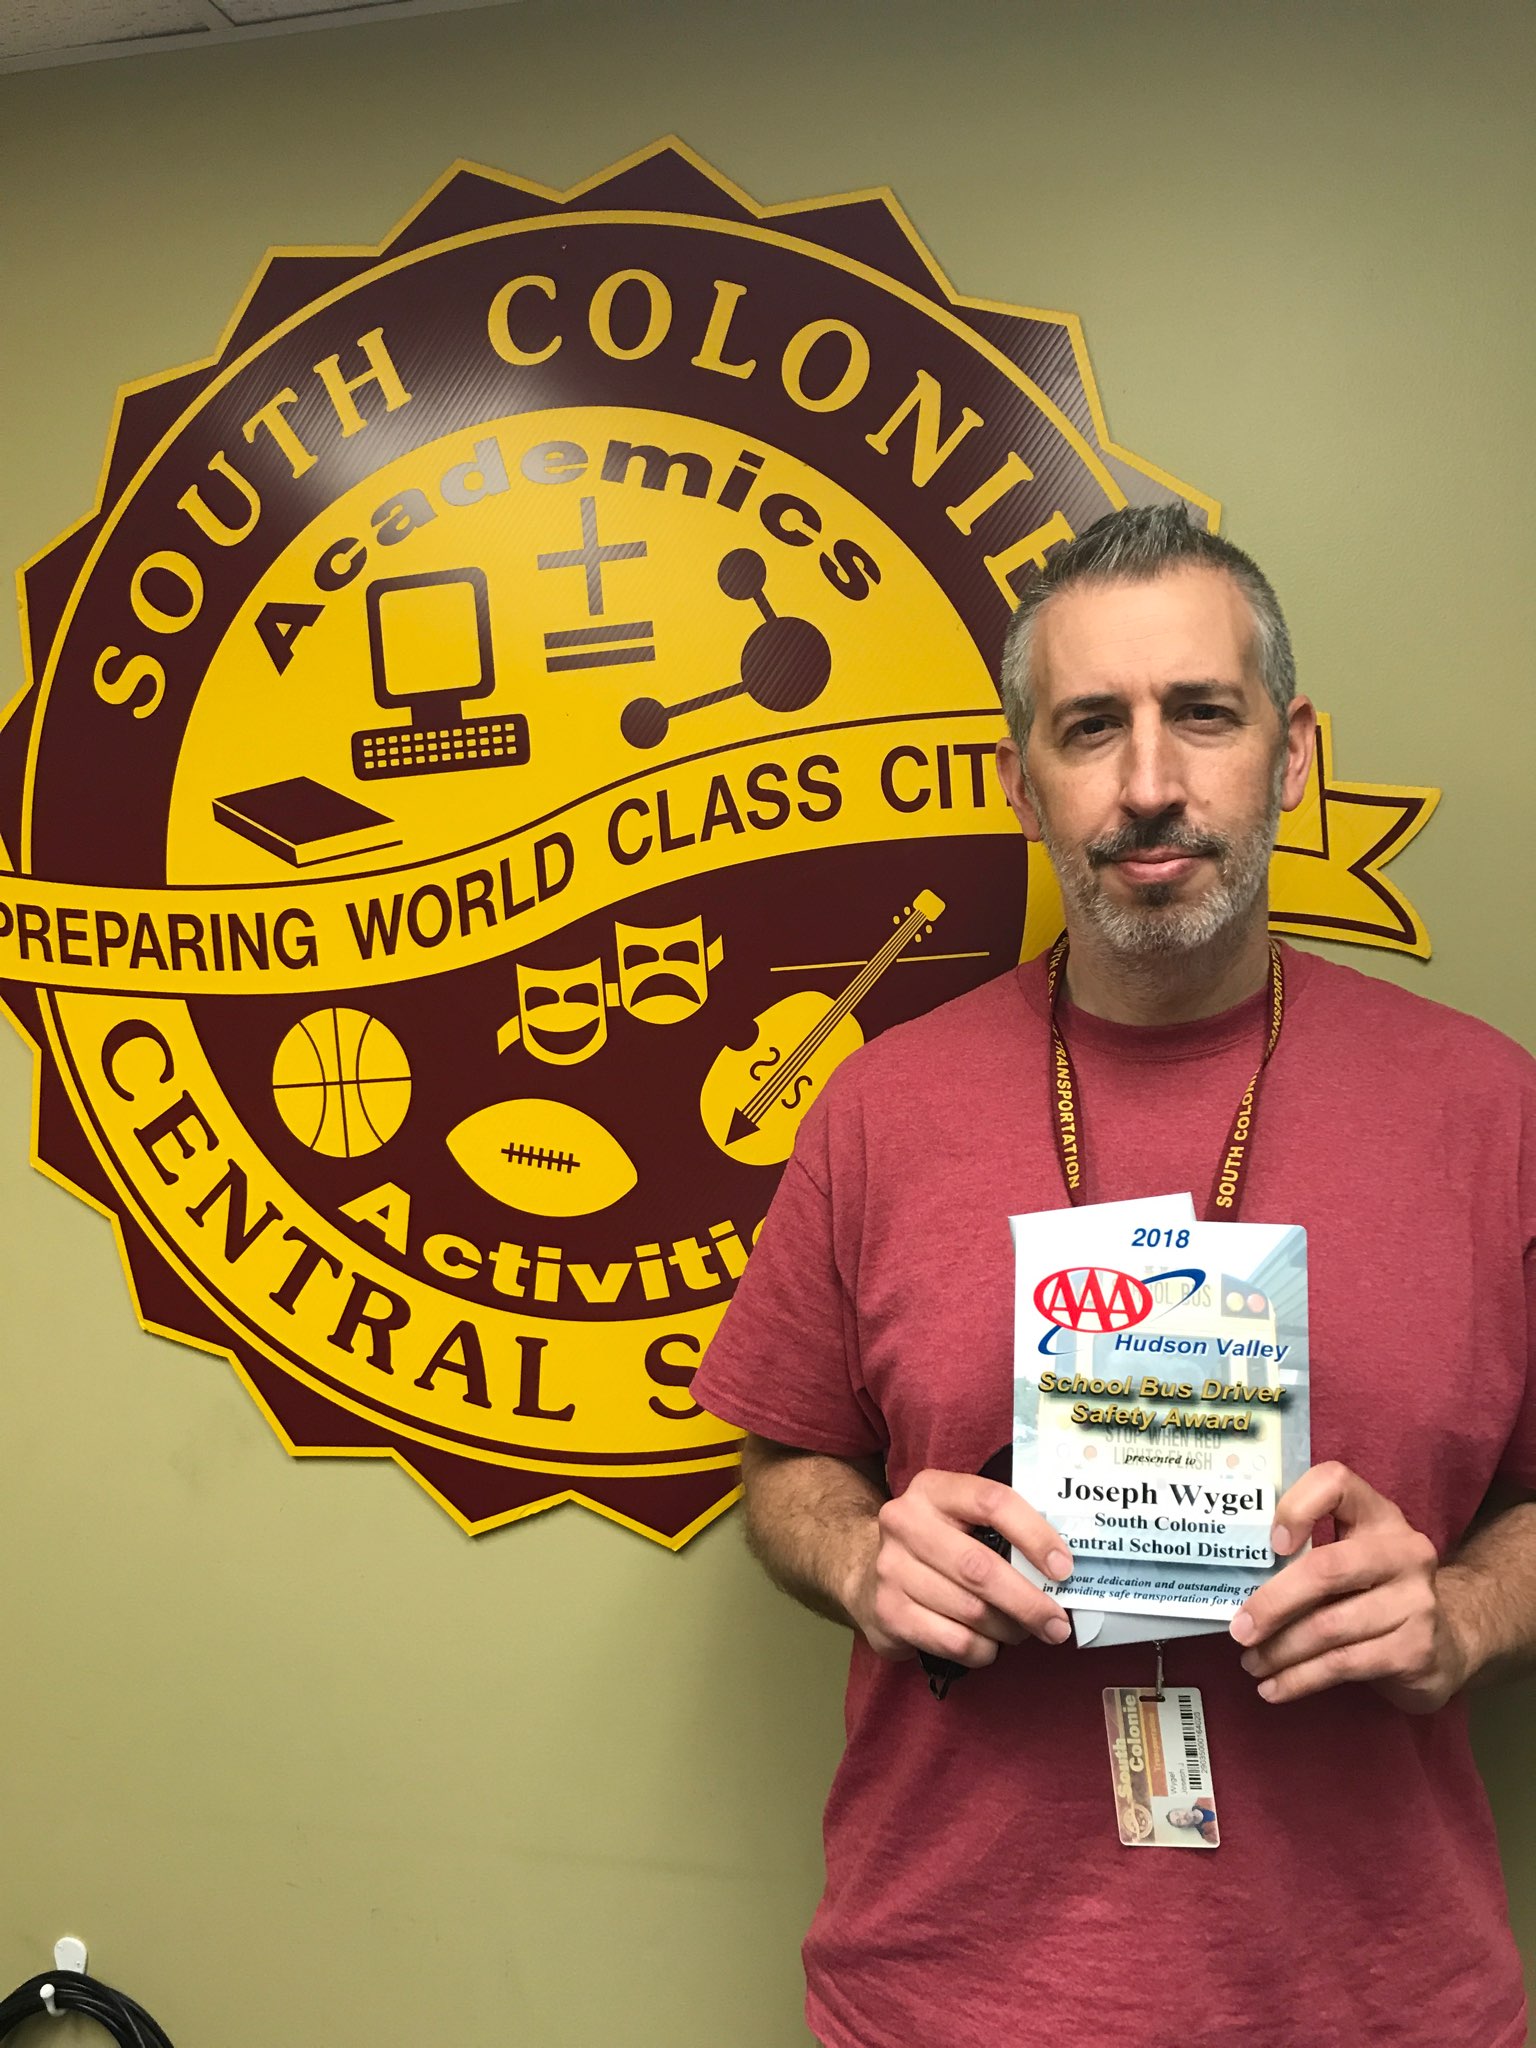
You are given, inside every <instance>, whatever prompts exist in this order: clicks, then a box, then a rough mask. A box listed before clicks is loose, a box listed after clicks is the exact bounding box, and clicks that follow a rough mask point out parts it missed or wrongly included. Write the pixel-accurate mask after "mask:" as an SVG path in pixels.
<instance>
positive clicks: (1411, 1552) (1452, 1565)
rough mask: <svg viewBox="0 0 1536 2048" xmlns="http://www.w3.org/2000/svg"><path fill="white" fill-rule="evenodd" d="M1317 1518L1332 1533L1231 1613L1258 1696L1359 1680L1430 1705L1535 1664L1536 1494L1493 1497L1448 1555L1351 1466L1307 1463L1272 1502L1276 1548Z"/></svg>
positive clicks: (1408, 1706)
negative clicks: (1328, 1521) (1511, 1500)
mask: <svg viewBox="0 0 1536 2048" xmlns="http://www.w3.org/2000/svg"><path fill="white" fill-rule="evenodd" d="M1325 1515H1332V1516H1333V1518H1334V1523H1335V1527H1336V1529H1337V1532H1338V1541H1337V1542H1335V1543H1329V1544H1325V1545H1324V1546H1323V1547H1322V1548H1321V1549H1318V1550H1313V1551H1310V1552H1308V1553H1307V1555H1306V1556H1304V1557H1294V1558H1293V1559H1292V1561H1291V1563H1290V1564H1288V1565H1287V1566H1286V1568H1285V1570H1284V1571H1282V1572H1279V1573H1277V1575H1276V1576H1275V1577H1274V1578H1273V1579H1271V1580H1270V1581H1269V1583H1268V1584H1267V1585H1265V1586H1261V1587H1260V1589H1259V1590H1258V1592H1257V1593H1255V1594H1254V1595H1253V1597H1252V1598H1251V1599H1250V1600H1248V1601H1247V1602H1246V1603H1245V1604H1244V1605H1243V1607H1241V1608H1240V1609H1239V1610H1238V1613H1237V1615H1236V1617H1235V1618H1234V1620H1233V1623H1232V1634H1233V1635H1234V1636H1235V1637H1236V1638H1237V1640H1238V1641H1239V1642H1240V1643H1242V1644H1244V1645H1245V1646H1246V1649H1245V1653H1244V1656H1243V1668H1244V1670H1245V1671H1248V1672H1249V1673H1251V1674H1252V1675H1253V1676H1254V1677H1255V1678H1257V1679H1259V1680H1260V1685H1259V1691H1260V1693H1261V1694H1262V1696H1263V1697H1264V1698H1265V1699H1266V1700H1269V1701H1272V1702H1274V1703H1276V1704H1278V1703H1280V1702H1282V1701H1285V1700H1294V1699H1302V1698H1305V1697H1306V1695H1307V1694H1309V1693H1315V1692H1322V1691H1325V1690H1326V1689H1327V1688H1328V1687H1329V1686H1333V1685H1341V1684H1344V1683H1347V1682H1349V1681H1351V1680H1361V1679H1363V1680H1367V1681H1369V1682H1370V1683H1371V1684H1373V1685H1374V1686H1375V1687H1376V1689H1377V1690H1378V1691H1379V1692H1380V1693H1382V1694H1383V1695H1384V1697H1385V1698H1387V1699H1389V1700H1391V1701H1392V1703H1393V1704H1394V1705H1395V1706H1399V1707H1402V1708H1404V1709H1405V1710H1406V1711H1407V1712H1409V1713H1419V1714H1429V1713H1433V1712H1434V1711H1435V1710H1436V1709H1437V1708H1439V1707H1443V1706H1444V1705H1445V1703H1446V1701H1447V1700H1449V1699H1452V1698H1453V1697H1454V1696H1455V1695H1456V1694H1457V1693H1458V1692H1460V1691H1462V1690H1463V1688H1464V1687H1466V1686H1469V1685H1489V1684H1494V1683H1496V1682H1497V1681H1498V1680H1499V1679H1502V1678H1511V1677H1514V1676H1516V1675H1518V1673H1520V1672H1521V1671H1524V1670H1528V1669H1530V1668H1531V1667H1532V1666H1533V1665H1536V1503H1533V1502H1530V1501H1522V1502H1519V1503H1518V1504H1516V1505H1509V1504H1508V1496H1503V1497H1502V1498H1500V1499H1493V1500H1490V1502H1489V1504H1488V1506H1487V1508H1485V1510H1484V1512H1483V1514H1481V1515H1480V1516H1479V1517H1478V1519H1477V1521H1476V1522H1474V1524H1473V1526H1472V1530H1471V1532H1470V1533H1469V1535H1468V1537H1467V1540H1466V1541H1465V1542H1464V1543H1463V1545H1462V1546H1461V1548H1460V1550H1459V1551H1457V1553H1456V1555H1455V1556H1454V1557H1453V1558H1450V1559H1448V1560H1447V1562H1446V1563H1445V1564H1444V1565H1442V1564H1440V1562H1439V1560H1438V1559H1437V1557H1436V1555H1435V1547H1434V1545H1433V1544H1432V1543H1431V1542H1430V1540H1429V1538H1428V1537H1427V1536H1424V1535H1421V1534H1420V1533H1419V1531H1418V1530H1416V1529H1414V1528H1413V1527H1412V1526H1411V1525H1410V1523H1409V1522H1408V1520H1407V1519H1406V1517H1405V1516H1404V1515H1403V1513H1402V1511H1401V1509H1399V1508H1398V1507H1396V1506H1395V1505H1394V1504H1393V1502H1391V1501H1389V1500H1387V1499H1385V1498H1384V1497H1383V1496H1382V1495H1381V1494H1379V1493H1377V1492H1376V1490H1375V1489H1374V1488H1373V1487H1371V1486H1369V1485H1368V1484H1367V1483H1366V1481H1365V1480H1363V1479H1362V1478H1361V1477H1360V1476H1359V1474H1358V1473H1355V1472H1351V1471H1350V1470H1349V1468H1348V1467H1347V1466H1345V1465H1339V1464H1331V1465H1314V1466H1313V1468H1312V1470H1311V1471H1310V1472H1307V1473H1305V1474H1303V1476H1302V1477H1301V1478H1300V1479H1298V1480H1297V1482H1296V1484H1295V1485H1294V1486H1292V1487H1291V1488H1289V1489H1288V1491H1287V1492H1286V1493H1285V1494H1284V1495H1282V1497H1281V1499H1280V1500H1279V1501H1278V1502H1277V1504H1276V1507H1275V1522H1276V1528H1275V1532H1274V1545H1275V1549H1276V1551H1277V1552H1279V1553H1280V1554H1281V1555H1285V1554H1287V1553H1289V1552H1292V1551H1295V1550H1298V1549H1299V1548H1300V1546H1301V1545H1302V1544H1303V1543H1304V1542H1305V1541H1306V1539H1307V1537H1308V1536H1309V1535H1310V1533H1311V1531H1312V1527H1313V1524H1314V1523H1316V1522H1318V1521H1320V1520H1321V1519H1322V1518H1323V1517H1324V1516H1325Z"/></svg>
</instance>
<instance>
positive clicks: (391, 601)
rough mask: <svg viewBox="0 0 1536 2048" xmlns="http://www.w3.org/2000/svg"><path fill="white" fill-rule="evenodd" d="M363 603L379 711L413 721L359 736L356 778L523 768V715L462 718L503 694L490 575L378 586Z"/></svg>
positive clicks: (471, 572) (422, 577)
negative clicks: (471, 706) (405, 714)
mask: <svg viewBox="0 0 1536 2048" xmlns="http://www.w3.org/2000/svg"><path fill="white" fill-rule="evenodd" d="M366 594H367V604H368V660H369V667H370V669H371V671H372V675H373V694H374V698H375V701H376V702H377V703H378V704H379V706H380V708H381V709H383V710H385V711H394V710H401V711H409V712H410V714H411V718H410V724H409V725H392V726H383V727H379V728H373V729H370V730H369V731H366V732H356V733H354V734H353V735H352V767H353V771H354V773H355V774H357V775H358V776H359V777H361V779H362V780H364V781H370V782H371V781H377V780H379V779H381V778H383V777H386V776H396V775H450V774H454V773H457V772H460V771H462V770H464V769H468V768H505V767H510V766H513V765H514V764H516V763H518V762H522V761H526V760H527V758H528V721H527V719H526V718H524V717H523V715H522V714H521V713H520V712H504V713H501V714H497V715H492V716H487V717H482V718H466V717H465V716H464V715H463V705H464V700H465V699H466V698H469V697H488V696H489V695H490V694H491V692H492V691H493V690H494V689H495V687H496V672H495V663H494V658H493V655H492V649H491V603H490V594H489V592H488V590H487V588H486V581H485V572H484V570H482V569H429V570H424V571H422V572H420V573H419V574H417V575H414V576H386V577H380V578H379V579H377V580H376V581H375V582H373V583H370V584H369V585H368V588H367V593H366Z"/></svg>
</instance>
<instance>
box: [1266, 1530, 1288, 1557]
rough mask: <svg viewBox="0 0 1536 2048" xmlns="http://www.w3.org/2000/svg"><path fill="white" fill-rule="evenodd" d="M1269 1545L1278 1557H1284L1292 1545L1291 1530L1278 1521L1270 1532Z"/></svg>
mask: <svg viewBox="0 0 1536 2048" xmlns="http://www.w3.org/2000/svg"><path fill="white" fill-rule="evenodd" d="M1269 1547H1270V1549H1271V1550H1272V1551H1274V1553H1275V1555H1276V1556H1277V1557H1284V1555H1285V1553H1286V1552H1287V1551H1288V1550H1289V1549H1290V1547H1291V1532H1290V1530H1289V1529H1287V1528H1285V1527H1284V1526H1283V1525H1282V1524H1281V1523H1279V1522H1276V1524H1275V1526H1274V1528H1273V1529H1271V1530H1270V1532H1269Z"/></svg>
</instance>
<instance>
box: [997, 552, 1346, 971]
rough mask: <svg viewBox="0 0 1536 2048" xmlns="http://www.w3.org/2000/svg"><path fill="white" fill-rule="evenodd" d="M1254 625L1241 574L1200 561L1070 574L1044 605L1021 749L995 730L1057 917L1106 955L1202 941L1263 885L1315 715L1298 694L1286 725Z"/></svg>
mask: <svg viewBox="0 0 1536 2048" xmlns="http://www.w3.org/2000/svg"><path fill="white" fill-rule="evenodd" d="M1253 634H1254V624H1253V614H1252V611H1251V609H1250V607H1249V605H1248V601H1247V599H1246V598H1245V597H1244V596H1243V594H1242V592H1241V590H1239V588H1238V586H1237V585H1236V583H1234V582H1233V580H1232V578H1231V577H1230V576H1228V575H1227V574H1226V572H1225V571H1224V570H1220V569H1210V568H1203V567H1201V568H1181V569H1177V570H1173V571H1171V572H1169V573H1168V574H1166V575H1163V576H1159V577H1156V578H1154V579H1153V580H1152V581H1150V582H1144V583H1109V584H1100V585H1092V584H1085V585H1079V586H1078V587H1077V588H1075V589H1070V590H1066V591H1064V592H1063V593H1062V594H1061V595H1060V596H1059V597H1055V598H1052V599H1051V600H1050V602H1049V603H1048V604H1047V605H1045V606H1044V607H1043V608H1042V610H1041V613H1040V616H1039V619H1038V621H1037V622H1036V629H1035V641H1034V664H1033V676H1034V695H1035V722H1034V726H1033V728H1032V730H1031V733H1030V738H1029V751H1028V757H1027V759H1026V760H1025V761H1024V762H1022V763H1021V762H1020V760H1019V756H1018V750H1017V749H1016V748H1015V747H1014V745H1013V743H1012V742H1011V741H1006V740H1005V741H1004V742H1003V743H1002V745H1001V746H1000V747H999V749H998V768H999V773H1000V775H1001V777H1002V781H1003V787H1004V789H1005V791H1006V792H1007V795H1008V799H1009V801H1010V803H1011V804H1012V805H1013V808H1014V811H1015V813H1016V814H1017V816H1018V818H1019V821H1020V823H1021V824H1022V825H1023V827H1024V830H1025V832H1026V834H1027V835H1028V836H1029V837H1030V838H1031V839H1038V840H1041V841H1042V842H1043V843H1044V845H1045V849H1046V851H1047V853H1048V854H1049V855H1050V857H1051V863H1052V865H1053V866H1054V868H1055V870H1056V873H1057V876H1058V879H1059V880H1060V883H1061V888H1062V895H1063V897H1064V899H1065V902H1066V905H1067V910H1068V917H1069V922H1070V923H1071V924H1072V925H1073V926H1074V927H1075V928H1076V929H1077V930H1078V931H1080V932H1083V931H1085V930H1092V931H1096V932H1097V933H1098V935H1099V936H1100V938H1101V939H1102V940H1103V941H1104V942H1105V943H1106V944H1107V945H1108V946H1109V948H1110V950H1111V951H1112V952H1114V953H1117V954H1121V955H1126V956H1143V957H1144V956H1146V955H1149V954H1166V953H1174V952H1181V951H1187V950H1190V949H1192V948H1194V947H1196V946H1200V945H1204V944H1205V943H1207V942H1208V941H1210V940H1211V939H1214V938H1215V937H1216V936H1217V935H1218V934H1220V933H1222V932H1224V931H1226V930H1228V929H1229V928H1231V927H1233V926H1234V925H1240V924H1242V923H1243V922H1244V921H1245V920H1246V919H1247V918H1248V916H1249V915H1250V914H1251V913H1252V911H1253V909H1254V906H1255V904H1256V903H1258V902H1259V901H1260V900H1261V898H1262V896H1263V892H1264V885H1265V879H1266V876H1267V874H1268V868H1269V856H1270V851H1271V849H1272V847H1273V845H1274V838H1275V829H1276V824H1277V821H1278V816H1279V812H1280V810H1282V809H1285V810H1291V809H1294V808H1295V806H1296V805H1297V804H1298V803H1299V802H1300V801H1301V798H1302V795H1303V793H1304V791H1305V789H1306V785H1307V777H1308V775H1309V773H1310V770H1311V763H1312V747H1313V740H1314V731H1315V720H1314V718H1313V715H1312V709H1311V706H1310V705H1309V704H1308V703H1307V702H1306V700H1305V699H1304V698H1298V699H1296V701H1295V703H1294V704H1293V705H1292V706H1291V709H1290V713H1289V716H1288V718H1287V720H1286V723H1285V725H1284V727H1283V728H1282V726H1281V723H1280V721H1279V719H1278V717H1277V715H1276V712H1275V708H1274V706H1273V704H1272V703H1271V702H1270V699H1269V697H1268V695H1267V693H1266V691H1265V689H1264V686H1263V684H1262V683H1261V682H1260V681H1259V678H1258V674H1257V672H1256V669H1255V666H1254V660H1253V648H1252V642H1253Z"/></svg>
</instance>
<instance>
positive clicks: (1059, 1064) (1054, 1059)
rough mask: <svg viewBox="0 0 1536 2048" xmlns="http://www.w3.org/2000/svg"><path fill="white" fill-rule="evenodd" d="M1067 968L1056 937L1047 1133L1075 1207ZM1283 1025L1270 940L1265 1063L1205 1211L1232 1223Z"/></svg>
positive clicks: (1241, 1107)
mask: <svg viewBox="0 0 1536 2048" xmlns="http://www.w3.org/2000/svg"><path fill="white" fill-rule="evenodd" d="M1066 964H1067V935H1066V933H1065V932H1063V933H1062V935H1061V937H1060V938H1059V939H1058V940H1057V941H1056V943H1055V945H1054V946H1052V948H1051V957H1050V963H1049V965H1048V967H1047V969H1046V977H1045V992H1046V995H1047V997H1048V999H1049V1001H1050V1006H1051V1107H1052V1110H1053V1111H1054V1116H1053V1119H1052V1129H1053V1130H1054V1131H1055V1133H1056V1156H1057V1158H1058V1159H1059V1161H1060V1162H1061V1177H1062V1179H1063V1180H1064V1181H1065V1182H1066V1185H1067V1196H1068V1199H1069V1200H1070V1201H1071V1202H1072V1204H1073V1206H1074V1207H1076V1206H1077V1205H1078V1204H1080V1203H1082V1202H1084V1201H1086V1200H1087V1196H1086V1195H1085V1194H1084V1192H1083V1174H1084V1166H1083V1147H1082V1140H1081V1138H1080V1136H1079V1134H1078V1128H1077V1076H1076V1074H1075V1073H1074V1072H1073V1070H1072V1055H1071V1054H1070V1053H1069V1052H1068V1051H1067V1042H1066V1040H1065V1039H1064V1038H1063V1037H1062V1035H1061V1026H1060V1024H1059V1022H1058V1021H1057V1011H1058V1010H1059V1008H1060V1006H1061V988H1062V979H1063V970H1064V969H1065V967H1066ZM1284 1022H1285V968H1284V965H1283V964H1282V962H1281V958H1280V948H1279V947H1278V946H1277V945H1276V944H1275V942H1274V940H1273V939H1271V940H1270V942H1269V1036H1268V1038H1267V1039H1266V1041H1265V1045H1264V1057H1263V1058H1262V1059H1261V1060H1260V1061H1259V1064H1258V1066H1257V1068H1256V1069H1255V1070H1254V1076H1253V1079H1252V1080H1251V1081H1250V1082H1249V1083H1248V1086H1247V1087H1246V1088H1245V1089H1244V1090H1243V1099H1242V1101H1241V1102H1240V1103H1239V1104H1238V1105H1237V1114H1236V1116H1235V1117H1233V1119H1232V1129H1231V1132H1230V1134H1229V1135H1228V1138H1227V1143H1226V1148H1225V1150H1224V1151H1223V1153H1222V1155H1221V1164H1220V1166H1219V1167H1218V1168H1217V1170H1216V1182H1215V1185H1214V1187H1213V1188H1212V1189H1211V1199H1210V1206H1211V1208H1212V1209H1214V1210H1217V1211H1218V1212H1220V1213H1221V1214H1222V1215H1224V1216H1226V1217H1228V1218H1229V1219H1233V1218H1235V1217H1236V1215H1237V1212H1238V1210H1239V1209H1240V1208H1241V1206H1242V1200H1243V1191H1244V1189H1245V1187H1246V1186H1247V1182H1248V1147H1249V1145H1250V1143H1251V1142H1252V1139H1253V1127H1254V1122H1255V1119H1256V1117H1257V1115H1258V1105H1259V1083H1260V1082H1261V1081H1262V1080H1263V1079H1264V1070H1265V1068H1266V1067H1267V1066H1268V1065H1269V1063H1270V1061H1271V1060H1272V1059H1273V1058H1274V1056H1275V1047H1276V1046H1277V1045H1278V1044H1279V1043H1280V1027H1281V1025H1282V1024H1283V1023H1284Z"/></svg>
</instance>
